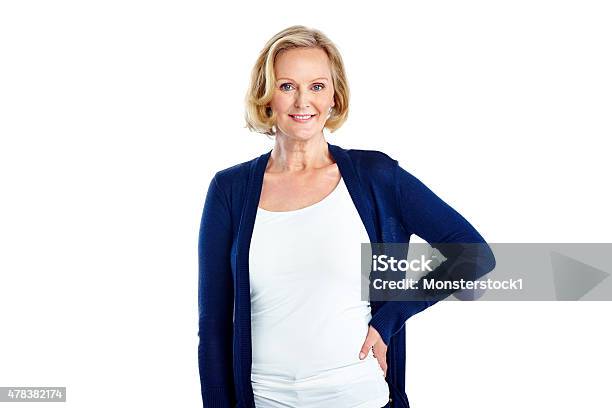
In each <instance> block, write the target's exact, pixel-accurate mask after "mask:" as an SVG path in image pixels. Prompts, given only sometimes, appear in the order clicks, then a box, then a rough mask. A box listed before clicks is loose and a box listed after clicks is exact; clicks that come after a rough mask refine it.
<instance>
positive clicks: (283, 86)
mask: <svg viewBox="0 0 612 408" xmlns="http://www.w3.org/2000/svg"><path fill="white" fill-rule="evenodd" d="M285 85H287V86H291V84H289V83H285V84H282V85H281V86H280V88H281V89H282V90H283V91H288V90H289V89H287V88H285Z"/></svg>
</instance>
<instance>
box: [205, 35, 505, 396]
mask: <svg viewBox="0 0 612 408" xmlns="http://www.w3.org/2000/svg"><path fill="white" fill-rule="evenodd" d="M348 103H349V89H348V84H347V80H346V75H345V71H344V66H343V62H342V58H341V57H340V54H339V52H338V50H337V49H336V47H335V46H334V44H333V43H332V42H331V41H330V40H329V39H328V38H327V37H326V36H325V35H324V34H322V33H321V32H320V31H318V30H313V29H309V28H307V27H304V26H293V27H289V28H287V29H285V30H283V31H281V32H279V33H278V34H276V35H275V36H274V37H273V38H271V39H270V40H269V41H268V43H267V44H266V46H265V47H264V49H263V50H262V51H261V54H260V56H259V58H258V60H257V62H256V64H255V66H254V68H253V72H252V79H251V85H250V88H249V91H248V93H247V99H246V105H247V109H246V121H247V126H248V127H249V128H250V129H251V130H255V131H257V132H260V133H264V134H267V135H273V136H274V147H273V149H272V150H271V151H269V152H268V153H265V154H262V155H261V156H259V157H257V158H255V159H253V160H250V161H247V162H244V163H240V164H237V165H235V166H232V167H230V168H227V169H224V170H221V171H219V172H217V173H216V174H215V176H214V178H213V180H212V181H211V183H210V187H209V189H208V193H207V196H206V201H205V204H204V211H203V215H202V221H201V225H200V237H199V266H200V280H199V310H200V316H199V328H200V329H199V337H200V344H199V347H198V353H199V368H200V379H201V387H202V388H201V391H202V398H203V402H204V406H205V407H236V406H238V407H243V408H246V407H249V408H252V407H257V408H268V407H312V408H318V407H325V408H329V407H335V408H336V407H347V408H349V407H350V408H355V407H360V408H379V407H390V406H394V407H408V400H407V397H406V393H405V391H404V383H405V380H404V373H405V347H406V342H405V339H406V338H405V329H404V323H405V321H406V320H407V319H408V318H409V317H410V316H412V315H414V314H415V313H418V312H420V311H421V310H424V309H425V308H427V307H428V306H430V305H432V304H433V303H435V301H425V300H423V301H411V302H399V301H387V302H366V301H362V300H361V296H360V294H361V292H360V288H361V286H360V285H361V275H360V259H361V255H360V250H361V246H360V244H361V243H362V242H363V243H368V242H404V243H407V242H408V241H409V239H410V235H411V234H416V235H418V236H420V237H422V238H423V239H425V240H427V241H428V242H430V243H432V242H475V243H482V244H484V245H485V246H486V243H485V241H484V239H483V238H482V236H481V235H480V234H479V233H478V232H477V231H476V230H475V229H474V228H473V227H472V225H470V224H469V222H468V221H466V220H465V219H464V218H463V217H462V216H461V215H460V214H458V213H457V212H456V211H455V210H454V209H452V208H451V207H450V206H448V205H447V204H446V203H445V202H444V201H442V200H441V199H440V198H439V197H437V196H436V195H435V194H434V193H433V192H432V191H431V190H429V189H428V188H427V187H426V186H425V185H423V184H422V183H421V182H420V181H419V180H418V179H416V178H415V177H414V176H412V175H411V174H410V173H408V172H407V171H406V170H404V169H402V168H401V167H400V166H399V165H398V162H397V161H396V160H394V159H392V158H390V157H389V156H387V155H386V154H384V153H381V152H378V151H368V150H350V149H349V150H347V149H343V148H341V147H339V146H335V145H332V144H329V143H328V142H327V141H326V140H325V136H324V133H323V129H324V128H325V127H327V128H328V129H329V130H330V131H332V132H333V131H335V130H336V129H338V128H339V127H340V126H341V125H342V124H343V123H344V121H346V119H347V115H348V107H349V106H348ZM487 248H488V246H487ZM484 261H485V262H484V264H485V268H484V269H481V270H479V274H480V275H481V274H483V273H486V272H488V270H490V269H492V268H493V266H494V258H493V256H492V254H490V252H488V253H487V254H486V256H485V258H484ZM441 266H442V265H441ZM370 351H371V352H370Z"/></svg>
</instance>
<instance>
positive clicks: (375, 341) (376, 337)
mask: <svg viewBox="0 0 612 408" xmlns="http://www.w3.org/2000/svg"><path fill="white" fill-rule="evenodd" d="M370 349H372V355H373V356H374V357H376V359H377V360H378V364H379V365H380V368H382V370H383V373H384V375H385V377H386V376H387V345H386V344H385V342H384V341H383V340H382V338H381V337H380V334H378V331H377V330H376V329H375V328H373V327H372V326H368V335H367V336H366V339H365V342H364V343H363V346H361V351H360V352H359V359H360V360H363V359H364V358H366V356H367V355H368V353H369V352H370Z"/></svg>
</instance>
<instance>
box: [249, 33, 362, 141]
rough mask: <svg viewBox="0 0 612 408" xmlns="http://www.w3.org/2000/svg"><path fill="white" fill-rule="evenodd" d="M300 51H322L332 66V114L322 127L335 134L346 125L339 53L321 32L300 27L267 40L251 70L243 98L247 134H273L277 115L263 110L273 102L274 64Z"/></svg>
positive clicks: (346, 101) (346, 104)
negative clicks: (284, 55)
mask: <svg viewBox="0 0 612 408" xmlns="http://www.w3.org/2000/svg"><path fill="white" fill-rule="evenodd" d="M300 47H314V48H320V49H322V50H323V51H325V53H326V54H327V57H328V58H329V61H330V63H331V74H332V83H333V86H334V107H333V108H332V110H331V115H330V117H329V118H328V119H327V121H326V122H325V127H326V128H328V129H329V130H330V131H331V132H334V131H336V130H337V129H339V128H340V126H342V124H343V123H344V122H345V121H346V119H347V117H348V111H349V96H350V95H349V87H348V81H347V78H346V72H345V71H344V63H343V62H342V57H341V56H340V52H339V51H338V49H337V48H336V46H335V45H334V43H333V42H332V41H331V40H330V39H329V38H327V36H326V35H325V34H323V33H322V32H321V31H319V30H316V29H313V28H309V27H305V26H303V25H294V26H291V27H288V28H286V29H284V30H282V31H280V32H278V33H277V34H275V35H274V36H273V37H272V38H271V39H270V40H268V42H267V43H266V45H265V46H264V48H263V49H262V50H261V52H260V53H259V56H258V57H257V61H256V62H255V65H254V66H253V70H252V72H251V82H250V84H249V88H248V90H247V93H246V98H245V104H246V111H245V120H246V126H245V127H247V128H249V130H251V131H255V132H259V133H263V134H266V135H274V134H275V132H274V130H273V125H275V124H276V112H272V111H271V109H270V108H269V107H266V105H267V104H268V103H269V102H270V101H271V100H272V95H273V93H274V83H275V81H276V78H275V75H274V62H275V61H276V57H277V55H278V54H279V53H280V52H281V51H283V50H287V49H292V48H300Z"/></svg>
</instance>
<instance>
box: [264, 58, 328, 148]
mask: <svg viewBox="0 0 612 408" xmlns="http://www.w3.org/2000/svg"><path fill="white" fill-rule="evenodd" d="M274 73H275V75H276V79H277V80H276V83H275V84H274V85H275V89H274V95H273V97H272V100H271V101H270V107H271V108H272V111H274V112H276V117H277V121H276V128H277V132H279V133H282V134H285V135H287V136H289V137H290V138H296V139H300V140H307V139H310V138H312V137H313V136H317V135H321V134H322V132H323V127H324V126H325V122H326V121H327V118H328V115H329V109H330V108H331V107H332V106H334V87H333V84H332V78H331V69H330V63H329V58H328V57H327V54H326V53H325V51H323V50H321V49H320V48H293V49H289V50H284V51H282V52H281V53H280V54H278V55H277V57H276V62H275V64H274ZM294 115H306V116H307V117H308V115H314V116H310V117H309V118H307V119H300V118H296V117H295V116H294Z"/></svg>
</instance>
